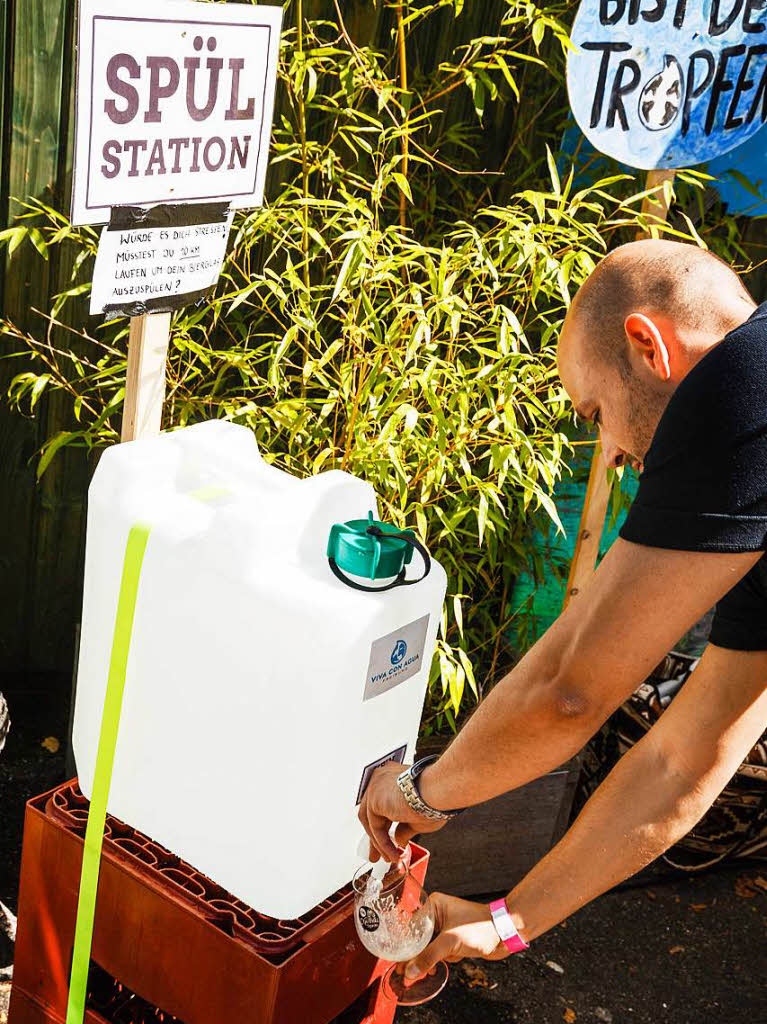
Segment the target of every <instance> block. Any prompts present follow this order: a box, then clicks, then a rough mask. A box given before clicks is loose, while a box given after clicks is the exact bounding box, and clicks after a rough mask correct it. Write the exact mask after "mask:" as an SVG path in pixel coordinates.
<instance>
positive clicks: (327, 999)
mask: <svg viewBox="0 0 767 1024" xmlns="http://www.w3.org/2000/svg"><path fill="white" fill-rule="evenodd" d="M87 806H88V805H87V801H86V800H85V798H84V797H83V796H82V794H81V793H80V791H79V789H77V787H76V784H75V783H66V784H65V785H63V786H60V787H59V788H58V789H56V790H54V791H53V792H52V793H49V794H45V795H43V796H41V797H38V798H36V799H35V800H32V801H30V802H29V804H28V805H27V813H26V820H25V832H24V849H23V854H22V873H21V889H20V893H19V929H18V936H17V941H16V963H15V967H14V983H13V989H12V993H11V1007H10V1016H9V1024H63V1021H64V1018H65V1016H66V1002H67V994H68V984H69V967H70V963H71V956H72V943H73V936H74V924H75V917H76V911H77V895H78V888H79V881H80V867H81V861H82V848H83V835H84V832H85V823H86V819H87ZM427 861H428V853H427V852H426V851H425V850H422V849H421V848H420V847H414V848H413V862H412V865H411V870H412V871H413V873H414V874H415V875H416V876H417V877H418V878H419V879H420V880H421V881H423V879H424V876H425V873H426V866H427ZM352 912H353V899H352V891H351V886H350V885H348V886H346V887H344V888H343V889H341V890H339V892H338V893H335V894H334V895H333V896H331V897H330V898H329V899H327V900H325V901H323V903H322V904H320V906H318V907H316V908H315V909H314V910H312V911H311V912H309V913H308V914H305V915H304V916H302V917H301V918H299V919H297V920H295V921H276V920H274V919H273V918H269V917H266V916H264V915H263V914H259V913H257V912H255V911H254V910H252V909H251V908H249V907H247V906H246V905H245V904H243V903H242V902H241V901H239V900H237V899H235V898H234V897H233V896H231V895H230V894H229V893H227V892H226V891H225V890H223V889H222V888H221V887H220V886H217V885H215V884H214V883H213V882H211V881H210V879H208V878H206V877H205V876H204V875H201V874H200V873H199V872H197V871H195V870H194V868H192V867H191V866H190V865H188V864H186V863H185V862H183V861H182V860H180V859H179V858H178V857H175V856H174V855H173V854H171V853H169V852H168V851H167V850H165V849H164V848H163V847H161V846H159V845H158V844H157V843H154V842H153V841H152V840H150V839H149V838H147V837H146V836H144V835H142V834H141V833H138V832H136V831H135V830H134V829H132V828H130V827H129V826H127V825H124V824H123V823H122V822H119V821H117V820H116V819H114V818H111V817H110V818H108V821H107V829H106V838H105V842H104V853H103V861H102V867H101V878H100V883H99V897H98V904H97V908H96V922H95V929H94V940H93V961H94V968H93V970H92V974H91V986H90V989H89V1002H88V1011H87V1013H86V1022H87V1024H112V1022H114V1024H330V1022H332V1021H334V1019H336V1018H338V1017H339V1014H340V1015H341V1017H340V1018H339V1021H338V1024H391V1021H392V1020H393V1017H394V1009H395V1008H394V1005H393V1004H392V1003H391V1002H390V1001H389V1000H387V999H385V997H384V996H383V994H382V992H380V990H379V989H380V986H379V985H378V979H379V978H380V976H381V974H382V973H383V971H384V970H385V965H384V964H382V963H381V962H378V961H376V960H375V959H374V958H373V957H372V956H371V955H370V954H369V953H368V952H367V951H366V950H365V949H364V947H363V946H362V945H361V943H360V942H359V939H358V938H357V934H356V931H355V928H354V921H353V916H352Z"/></svg>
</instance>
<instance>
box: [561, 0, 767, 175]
mask: <svg viewBox="0 0 767 1024" xmlns="http://www.w3.org/2000/svg"><path fill="white" fill-rule="evenodd" d="M572 42H573V45H574V48H575V49H574V51H573V52H572V53H571V54H570V56H569V59H568V67H567V87H568V92H569V95H570V105H571V107H572V110H573V114H574V115H575V118H576V120H577V122H578V124H579V125H580V128H581V130H582V131H583V133H584V134H585V135H586V137H587V138H588V139H589V141H590V142H591V143H592V144H593V145H594V146H595V147H596V148H597V149H599V150H601V151H602V152H603V153H607V154H608V155H609V156H612V157H614V158H615V159H617V160H621V161H622V162H623V163H626V164H629V165H630V166H632V167H641V168H645V169H650V168H664V167H668V168H676V167H685V166H691V165H694V164H697V163H702V162H704V161H706V160H711V159H713V158H714V157H716V156H719V155H720V154H722V153H726V152H727V151H728V150H730V149H733V148H734V147H735V146H738V145H740V144H741V143H743V142H744V141H745V140H746V139H748V138H750V137H751V136H752V135H754V134H755V133H756V132H758V131H759V129H760V128H761V127H762V125H763V124H764V123H765V121H767V0H697V2H695V0H583V2H582V3H581V6H580V8H579V10H578V14H577V15H576V18H575V23H574V25H573V31H572Z"/></svg>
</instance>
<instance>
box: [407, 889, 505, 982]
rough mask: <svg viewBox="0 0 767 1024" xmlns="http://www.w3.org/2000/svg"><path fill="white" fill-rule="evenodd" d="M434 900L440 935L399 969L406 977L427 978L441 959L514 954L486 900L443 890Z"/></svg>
mask: <svg viewBox="0 0 767 1024" xmlns="http://www.w3.org/2000/svg"><path fill="white" fill-rule="evenodd" d="M431 901H432V903H433V905H434V910H435V917H436V921H435V925H434V931H435V933H437V937H436V939H434V941H433V942H431V943H429V945H428V946H427V947H426V949H425V950H424V951H423V952H422V953H419V955H418V956H417V957H415V959H414V960H411V961H410V962H409V963H407V964H403V965H402V966H401V967H400V968H399V969H400V970H401V971H402V972H404V974H405V977H406V978H408V979H410V980H414V979H415V978H421V977H423V975H424V974H428V973H429V971H430V970H431V969H432V968H433V967H434V966H435V964H438V963H439V961H440V960H446V961H447V962H448V963H451V964H454V963H457V962H458V961H459V960H463V959H464V957H467V956H468V957H481V958H482V959H483V960H505V959H506V957H507V956H511V953H510V952H509V951H508V949H506V947H505V946H504V944H503V943H502V942H501V941H500V939H499V938H498V932H497V931H496V930H495V925H494V924H493V919H492V917H491V915H490V907H489V906H488V905H487V904H486V903H471V902H470V901H469V900H459V899H458V898H457V897H455V896H445V895H444V894H443V893H441V892H435V893H432V895H431Z"/></svg>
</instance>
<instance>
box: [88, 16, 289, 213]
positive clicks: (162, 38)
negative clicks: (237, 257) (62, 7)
mask: <svg viewBox="0 0 767 1024" xmlns="http://www.w3.org/2000/svg"><path fill="white" fill-rule="evenodd" d="M281 23H282V10H281V9H280V8H279V7H254V6H250V5H249V4H211V3H195V2H192V0H151V2H150V0H80V20H79V43H78V68H77V96H76V109H77V125H76V132H75V166H74V181H73V190H72V221H73V223H75V224H102V223H105V222H106V221H108V220H109V211H110V208H111V207H113V206H118V205H144V204H156V203H168V202H197V201H205V200H211V199H228V200H230V201H231V205H232V207H233V208H234V207H236V208H239V207H248V206H259V205H260V204H261V202H262V200H263V193H264V179H265V176H266V165H267V158H268V151H269V137H270V134H271V125H272V112H273V107H274V90H275V83H276V76H277V59H278V54H279V43H280V26H281Z"/></svg>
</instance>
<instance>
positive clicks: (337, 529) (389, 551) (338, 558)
mask: <svg viewBox="0 0 767 1024" xmlns="http://www.w3.org/2000/svg"><path fill="white" fill-rule="evenodd" d="M414 537H415V534H414V533H413V531H412V530H398V529H397V527H396V526H392V525H391V524H390V523H381V522H378V520H376V519H373V513H372V512H369V513H368V518H367V519H351V520H349V522H347V523H336V524H335V526H333V527H332V529H331V531H330V537H329V538H328V551H327V555H328V558H329V559H330V561H331V564H333V563H335V565H336V566H337V567H338V568H339V569H340V570H341V571H342V572H345V573H349V574H350V575H352V576H357V577H361V578H362V579H368V580H382V579H389V578H394V577H395V576H399V574H400V573H401V572H402V570H403V569H404V567H405V566H406V565H409V564H410V562H411V560H412V558H413V543H412V541H413V539H414ZM406 538H407V539H406Z"/></svg>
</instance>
